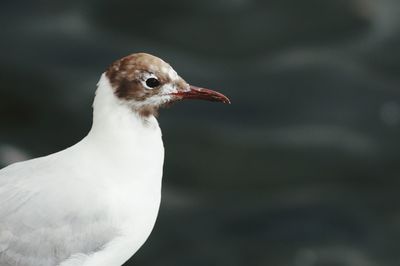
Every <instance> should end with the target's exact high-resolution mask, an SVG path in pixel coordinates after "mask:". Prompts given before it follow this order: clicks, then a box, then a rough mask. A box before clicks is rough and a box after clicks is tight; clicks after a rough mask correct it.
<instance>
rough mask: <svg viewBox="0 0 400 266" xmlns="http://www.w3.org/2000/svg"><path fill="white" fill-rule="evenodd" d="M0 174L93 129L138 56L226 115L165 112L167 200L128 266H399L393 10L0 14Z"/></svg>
mask: <svg viewBox="0 0 400 266" xmlns="http://www.w3.org/2000/svg"><path fill="white" fill-rule="evenodd" d="M0 22H1V26H2V27H1V41H0V49H1V53H0V56H1V59H0V165H2V166H4V165H6V164H8V163H11V162H13V161H18V160H23V159H25V158H31V157H36V156H40V155H45V154H49V153H52V152H55V151H58V150H60V149H63V148H66V147H68V146H70V145H72V144H74V143H75V142H77V141H78V140H80V139H81V138H82V137H83V136H85V134H86V133H87V132H88V130H89V128H90V125H91V108H90V105H91V102H92V100H93V95H94V91H95V84H96V82H97V81H98V79H99V77H100V74H101V73H102V72H103V71H104V70H105V69H106V67H107V66H108V65H109V64H110V63H111V62H112V61H114V60H116V59H118V58H120V57H122V56H125V55H128V54H130V53H133V52H140V51H145V52H149V53H153V54H155V55H157V56H160V57H162V58H163V59H165V60H166V61H168V62H169V63H171V64H172V65H173V66H174V67H175V69H176V70H177V71H178V72H179V74H180V75H181V76H183V77H184V78H185V79H186V80H187V81H190V82H191V83H193V84H196V85H200V86H205V87H210V88H213V89H216V90H219V91H221V92H223V93H225V94H226V95H228V96H229V97H230V98H231V100H232V102H233V104H232V105H231V106H225V105H221V104H213V103H208V102H195V101H193V102H184V103H179V104H176V105H174V106H173V107H172V108H169V109H167V110H162V112H161V116H160V119H159V120H160V124H161V127H162V129H163V132H164V141H165V146H166V166H165V175H164V200H163V203H162V209H161V213H160V217H159V220H158V222H157V225H156V228H155V231H154V232H153V234H152V236H151V237H150V239H149V240H148V242H147V243H146V244H145V246H144V247H143V248H142V249H141V250H140V251H139V252H138V253H137V254H136V255H135V256H134V258H133V259H131V261H130V262H128V263H127V264H126V265H143V266H147V265H149V266H150V265H151V266H176V265H178V266H187V265H190V266H204V265H218V266H237V265H243V266H247V265H251V266H253V265H254V266H258V265H263V266H264V265H267V266H372V265H374V266H375V265H376V266H398V265H400V255H399V254H400V253H399V249H400V204H399V195H398V192H397V190H398V185H399V173H400V164H399V155H400V140H399V133H400V89H399V88H400V87H399V85H400V76H399V74H400V2H399V1H398V0H347V1H345V0H268V1H260V0H259V1H256V0H203V1H184V0H169V1H144V0H142V1H132V0H131V1H129V0H117V1H103V0H100V1H95V0H89V1H78V0H72V1H71V0H69V1H67V0H64V1H50V0H41V1H2V2H1V3H0Z"/></svg>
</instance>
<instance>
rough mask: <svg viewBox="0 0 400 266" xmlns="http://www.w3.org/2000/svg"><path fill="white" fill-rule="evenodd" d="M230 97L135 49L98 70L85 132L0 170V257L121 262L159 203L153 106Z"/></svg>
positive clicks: (78, 265) (35, 262)
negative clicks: (62, 147)
mask: <svg viewBox="0 0 400 266" xmlns="http://www.w3.org/2000/svg"><path fill="white" fill-rule="evenodd" d="M184 99H202V100H209V101H214V102H222V103H226V104H228V103H230V101H229V99H228V98H227V97H226V96H224V95H223V94H221V93H218V92H216V91H213V90H209V89H204V88H199V87H195V86H191V85H189V84H188V83H186V81H185V80H184V79H182V78H181V77H180V76H179V75H178V74H177V73H176V72H175V70H174V69H173V68H172V67H171V66H170V65H169V64H168V63H166V62H164V61H163V60H161V59H160V58H158V57H155V56H153V55H150V54H146V53H137V54H132V55H129V56H127V57H124V58H122V59H120V60H117V61H115V62H114V63H112V64H111V66H109V67H108V69H107V70H106V71H105V72H104V73H103V74H102V75H101V78H100V81H99V82H98V84H97V90H96V96H95V99H94V103H93V124H92V128H91V130H90V132H89V133H88V135H87V136H86V137H85V138H83V139H82V140H81V141H80V142H78V143H77V144H75V145H73V146H72V147H70V148H68V149H65V150H63V151H60V152H58V153H55V154H51V155H49V156H46V157H41V158H36V159H33V160H29V161H25V162H20V163H16V164H13V165H10V166H8V167H6V168H3V169H2V170H0V265H1V266H120V265H122V264H123V263H125V262H126V261H127V260H128V259H129V258H130V257H131V256H133V254H134V253H135V252H136V251H137V250H138V249H139V248H140V247H141V246H142V245H143V243H144V242H145V241H146V240H147V238H148V237H149V235H150V233H151V231H152V229H153V227H154V224H155V221H156V218H157V215H158V211H159V207H160V200H161V182H162V173H163V164H164V145H163V141H162V135H161V130H160V127H159V125H158V122H157V119H156V117H157V112H158V110H159V108H160V107H163V106H166V105H170V104H172V103H174V102H177V101H180V100H184Z"/></svg>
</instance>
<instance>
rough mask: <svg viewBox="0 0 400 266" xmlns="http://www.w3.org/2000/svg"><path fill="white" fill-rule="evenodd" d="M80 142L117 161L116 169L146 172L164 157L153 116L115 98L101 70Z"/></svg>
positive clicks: (158, 130) (159, 163)
mask: <svg viewBox="0 0 400 266" xmlns="http://www.w3.org/2000/svg"><path fill="white" fill-rule="evenodd" d="M81 145H84V146H87V147H88V150H90V151H91V152H92V153H93V154H98V155H101V156H106V157H107V158H108V159H107V160H109V161H112V162H113V163H115V164H118V165H117V167H118V169H130V172H132V169H134V170H135V172H140V171H141V172H147V171H148V170H149V169H152V167H153V166H154V164H155V165H158V166H162V164H163V161H164V146H163V143H162V135H161V130H160V127H159V126H158V122H157V120H156V118H155V117H154V116H150V117H142V116H140V115H139V114H137V113H136V112H134V111H133V110H131V109H130V108H129V105H128V104H126V103H124V102H122V101H121V100H119V99H118V98H117V97H116V96H115V94H114V92H113V88H112V87H111V85H110V82H109V81H108V78H107V77H106V76H105V75H104V74H103V75H102V77H101V79H100V81H99V83H98V88H97V91H96V97H95V100H94V104H93V125H92V129H91V130H90V132H89V134H88V136H87V137H86V138H85V139H84V140H83V141H82V142H81ZM96 156H97V155H96ZM147 166H148V167H147ZM146 167H147V168H146ZM157 178H158V177H157Z"/></svg>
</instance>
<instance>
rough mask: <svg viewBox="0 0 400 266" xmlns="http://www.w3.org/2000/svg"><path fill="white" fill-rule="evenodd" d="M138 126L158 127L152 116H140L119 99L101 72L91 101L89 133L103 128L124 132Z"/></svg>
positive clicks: (99, 131) (102, 131) (98, 131)
mask: <svg viewBox="0 0 400 266" xmlns="http://www.w3.org/2000/svg"><path fill="white" fill-rule="evenodd" d="M139 128H148V129H155V128H158V122H157V120H156V118H155V117H154V116H149V117H142V116H141V115H139V114H138V113H136V112H134V111H133V110H132V109H131V108H129V106H128V105H127V104H124V103H123V102H122V101H121V100H119V99H118V98H117V97H116V96H115V94H114V92H113V88H112V87H111V84H110V82H109V80H108V78H107V77H106V75H105V74H103V75H102V76H101V78H100V81H99V82H98V84H97V91H96V97H95V99H94V103H93V125H92V130H91V134H97V133H104V131H105V130H106V131H110V130H111V131H113V132H115V133H117V132H118V133H124V132H126V131H131V130H136V131H137V130H138V129H139Z"/></svg>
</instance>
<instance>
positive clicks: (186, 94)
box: [173, 86, 231, 104]
mask: <svg viewBox="0 0 400 266" xmlns="http://www.w3.org/2000/svg"><path fill="white" fill-rule="evenodd" d="M173 95H175V96H177V97H178V98H179V99H182V100H183V99H198V100H206V101H211V102H221V103H226V104H230V103H231V101H230V100H229V99H228V97H226V96H225V95H223V94H222V93H219V92H216V91H213V90H209V89H204V88H199V87H196V86H190V89H189V90H188V91H181V92H177V93H173Z"/></svg>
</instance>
